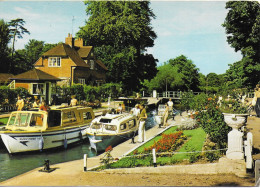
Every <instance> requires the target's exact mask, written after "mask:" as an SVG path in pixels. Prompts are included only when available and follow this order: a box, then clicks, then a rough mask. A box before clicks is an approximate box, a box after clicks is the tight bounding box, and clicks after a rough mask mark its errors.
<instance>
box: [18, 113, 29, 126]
mask: <svg viewBox="0 0 260 188" xmlns="http://www.w3.org/2000/svg"><path fill="white" fill-rule="evenodd" d="M29 118H30V114H28V113H19V114H17V119H16V121H15V125H16V126H20V127H26V126H27V125H28V121H29Z"/></svg>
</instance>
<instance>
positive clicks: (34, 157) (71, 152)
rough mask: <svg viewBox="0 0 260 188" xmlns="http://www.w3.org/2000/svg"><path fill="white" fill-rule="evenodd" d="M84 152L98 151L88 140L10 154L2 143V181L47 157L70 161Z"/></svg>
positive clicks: (150, 118) (150, 121)
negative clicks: (42, 149)
mask: <svg viewBox="0 0 260 188" xmlns="http://www.w3.org/2000/svg"><path fill="white" fill-rule="evenodd" d="M155 113H156V112H155V111H150V112H149V113H148V118H147V120H146V124H145V129H146V130H148V129H150V128H152V127H153V126H154V125H155V124H156V123H155V121H154V114H155ZM84 154H88V157H93V156H96V155H97V154H96V152H95V151H93V150H91V149H90V145H89V142H88V140H84V141H83V142H82V143H77V144H74V145H69V146H68V148H67V149H66V150H65V149H63V148H59V149H52V150H47V151H43V152H33V153H32V152H31V153H20V154H19V153H18V154H9V153H8V151H7V150H6V148H5V146H4V145H0V182H1V181H4V180H7V179H9V178H12V177H14V176H17V175H20V174H23V173H25V172H28V171H30V170H32V169H35V168H38V167H42V166H43V164H44V160H45V159H49V160H50V167H51V165H52V164H57V163H62V162H68V161H73V160H78V159H82V158H83V156H84Z"/></svg>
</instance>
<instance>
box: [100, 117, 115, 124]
mask: <svg viewBox="0 0 260 188" xmlns="http://www.w3.org/2000/svg"><path fill="white" fill-rule="evenodd" d="M111 121H112V119H106V118H101V119H100V120H99V122H101V123H111Z"/></svg>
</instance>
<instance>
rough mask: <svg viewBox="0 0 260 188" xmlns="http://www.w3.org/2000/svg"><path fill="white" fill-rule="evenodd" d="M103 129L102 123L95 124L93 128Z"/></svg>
mask: <svg viewBox="0 0 260 188" xmlns="http://www.w3.org/2000/svg"><path fill="white" fill-rule="evenodd" d="M101 127H102V125H101V124H100V123H93V124H92V126H91V128H92V129H100V128H101Z"/></svg>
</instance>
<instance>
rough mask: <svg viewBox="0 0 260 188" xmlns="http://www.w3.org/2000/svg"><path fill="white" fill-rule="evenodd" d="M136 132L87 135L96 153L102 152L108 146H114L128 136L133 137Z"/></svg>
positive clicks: (127, 138) (128, 137)
mask: <svg viewBox="0 0 260 188" xmlns="http://www.w3.org/2000/svg"><path fill="white" fill-rule="evenodd" d="M136 134H137V132H136V133H135V131H132V132H129V133H126V134H120V135H119V134H115V135H95V136H94V135H88V138H89V143H90V146H91V148H93V149H95V150H96V151H97V152H98V153H100V152H104V151H105V150H106V148H107V147H108V146H112V147H114V146H116V145H118V144H120V143H122V142H124V141H126V140H129V139H130V138H133V136H135V135H136Z"/></svg>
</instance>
